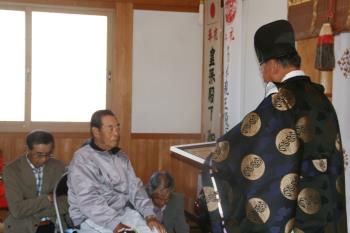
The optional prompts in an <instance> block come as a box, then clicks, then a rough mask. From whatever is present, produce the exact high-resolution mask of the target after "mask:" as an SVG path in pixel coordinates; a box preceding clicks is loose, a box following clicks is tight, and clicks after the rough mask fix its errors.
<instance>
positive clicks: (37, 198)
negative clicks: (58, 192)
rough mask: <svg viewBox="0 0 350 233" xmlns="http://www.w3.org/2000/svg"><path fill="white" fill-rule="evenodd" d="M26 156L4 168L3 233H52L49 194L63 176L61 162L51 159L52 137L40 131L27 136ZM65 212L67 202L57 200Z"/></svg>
mask: <svg viewBox="0 0 350 233" xmlns="http://www.w3.org/2000/svg"><path fill="white" fill-rule="evenodd" d="M26 143H27V149H28V151H27V153H26V154H25V155H23V156H21V157H19V158H18V159H16V160H15V161H13V162H11V163H10V164H8V165H7V166H6V167H5V169H4V184H5V194H6V199H7V202H8V206H9V212H10V213H9V216H8V217H7V218H6V220H5V232H6V233H11V232H13V233H53V232H54V230H55V225H54V222H55V221H56V216H55V209H54V206H53V199H52V191H53V188H54V186H55V184H56V182H57V180H58V179H59V178H60V177H61V175H62V174H63V173H64V165H63V164H62V162H60V161H58V160H56V159H54V158H52V151H53V148H54V138H53V136H52V134H51V133H49V132H47V131H44V130H34V131H32V132H30V133H29V134H28V135H27V138H26ZM58 201H59V202H60V206H62V207H63V209H62V211H61V213H65V211H64V209H65V210H66V211H67V209H68V206H67V199H66V198H64V197H62V198H59V200H58Z"/></svg>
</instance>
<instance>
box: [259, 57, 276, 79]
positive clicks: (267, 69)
mask: <svg viewBox="0 0 350 233" xmlns="http://www.w3.org/2000/svg"><path fill="white" fill-rule="evenodd" d="M272 61H273V60H272V59H270V60H268V61H266V62H264V63H263V64H261V65H260V73H261V76H262V78H263V79H264V82H265V83H268V82H271V81H272V65H273V64H272Z"/></svg>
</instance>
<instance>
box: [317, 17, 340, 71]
mask: <svg viewBox="0 0 350 233" xmlns="http://www.w3.org/2000/svg"><path fill="white" fill-rule="evenodd" d="M334 66H335V57H334V36H333V32H332V27H331V24H330V23H324V24H323V25H322V27H321V30H320V33H319V36H318V38H317V50H316V59H315V67H316V69H318V70H321V71H332V70H333V69H334Z"/></svg>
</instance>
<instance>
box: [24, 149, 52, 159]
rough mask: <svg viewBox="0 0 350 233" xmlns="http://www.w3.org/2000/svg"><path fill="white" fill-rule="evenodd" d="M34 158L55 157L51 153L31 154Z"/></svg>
mask: <svg viewBox="0 0 350 233" xmlns="http://www.w3.org/2000/svg"><path fill="white" fill-rule="evenodd" d="M29 153H30V154H31V155H32V156H33V157H36V158H39V159H42V158H51V157H53V154H52V153H51V152H49V153H40V152H32V151H31V152H29Z"/></svg>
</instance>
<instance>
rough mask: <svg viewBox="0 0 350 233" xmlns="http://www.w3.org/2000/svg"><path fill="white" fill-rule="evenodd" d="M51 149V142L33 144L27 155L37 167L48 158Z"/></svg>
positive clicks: (42, 164)
mask: <svg viewBox="0 0 350 233" xmlns="http://www.w3.org/2000/svg"><path fill="white" fill-rule="evenodd" d="M52 150H53V145H52V144H34V145H33V149H32V150H29V151H28V155H27V157H28V159H29V161H30V162H31V163H32V164H33V165H34V167H36V168H39V167H42V166H44V165H45V163H46V162H47V161H48V160H49V158H50V156H51V154H52Z"/></svg>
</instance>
